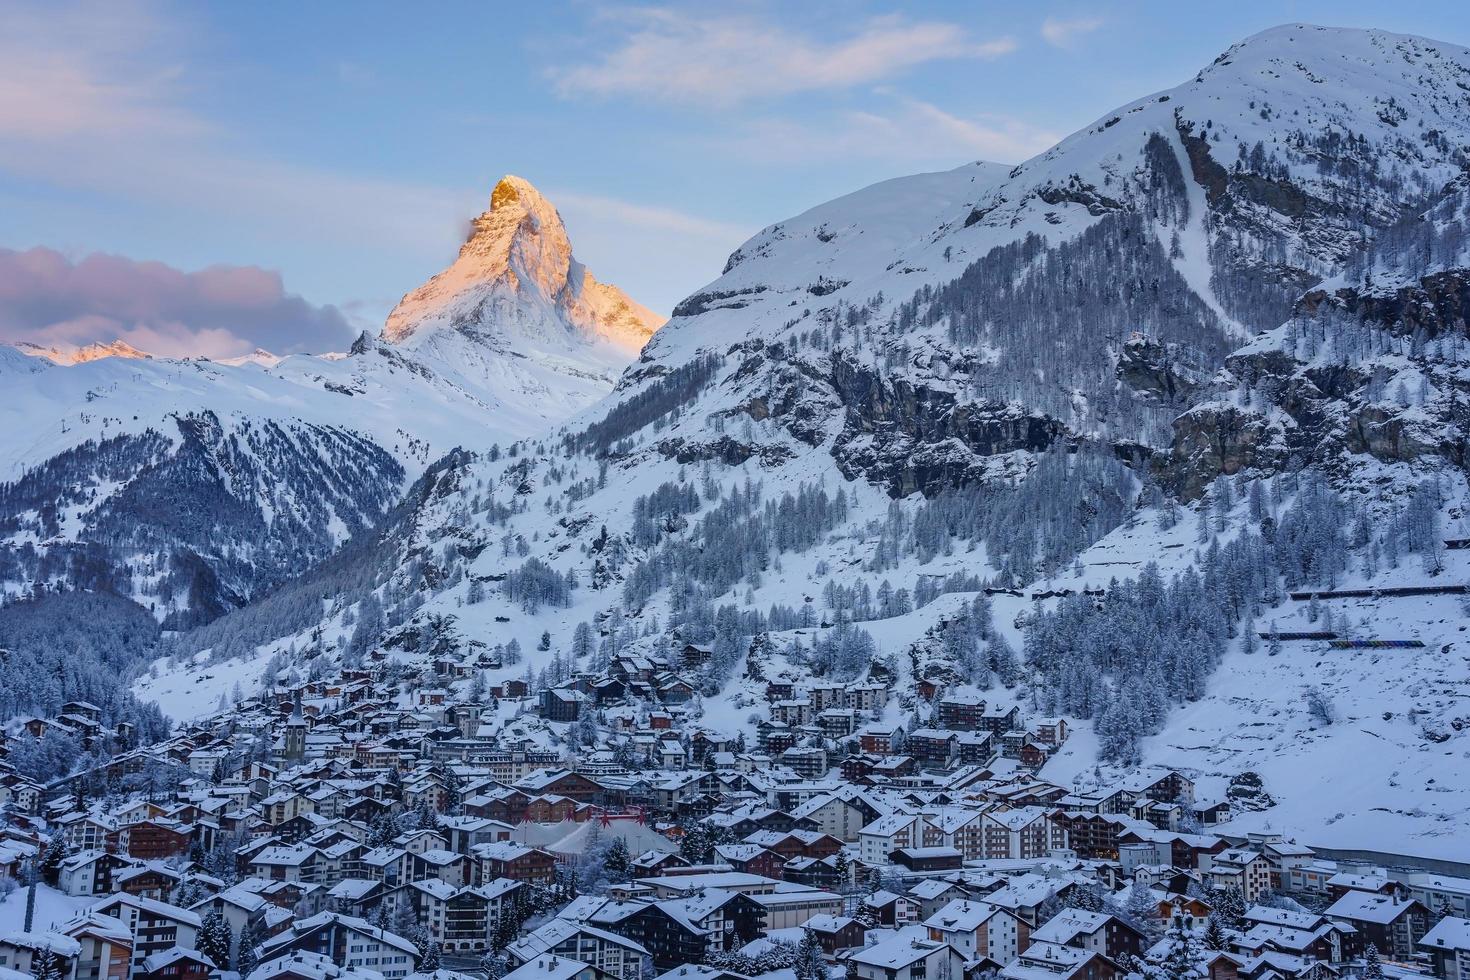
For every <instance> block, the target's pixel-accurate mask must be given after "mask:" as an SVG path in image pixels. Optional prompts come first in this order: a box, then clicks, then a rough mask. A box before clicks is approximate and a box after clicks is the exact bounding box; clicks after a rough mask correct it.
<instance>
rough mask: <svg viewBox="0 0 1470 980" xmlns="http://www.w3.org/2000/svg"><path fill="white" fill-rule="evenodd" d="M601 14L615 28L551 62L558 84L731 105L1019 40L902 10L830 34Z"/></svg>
mask: <svg viewBox="0 0 1470 980" xmlns="http://www.w3.org/2000/svg"><path fill="white" fill-rule="evenodd" d="M606 18H607V19H608V20H609V21H610V22H611V23H612V24H614V25H615V26H616V28H618V29H621V31H622V37H621V38H620V39H619V41H618V43H617V44H615V45H614V47H613V48H612V50H611V51H608V52H607V53H606V54H604V55H602V57H601V58H599V59H598V60H596V61H594V62H592V63H590V64H583V65H577V66H573V67H562V68H556V69H553V70H552V71H551V77H552V79H553V81H554V84H555V86H556V90H557V92H558V93H559V94H561V95H563V96H574V95H592V96H599V97H612V96H619V95H632V96H639V97H643V98H648V99H653V100H656V101H662V102H676V103H694V104H715V105H732V104H735V103H738V102H742V101H746V100H749V99H753V98H762V97H773V96H783V95H792V94H795V93H800V92H812V91H821V90H840V89H845V88H850V87H852V86H854V85H861V84H866V83H871V82H875V81H878V80H881V79H884V78H888V77H890V76H893V75H895V74H897V73H899V72H901V71H903V70H905V69H908V68H912V67H914V66H916V65H920V64H924V63H926V62H930V61H937V60H942V59H954V58H996V57H1000V56H1002V55H1006V54H1009V53H1010V52H1012V51H1014V50H1015V49H1016V42H1015V40H1014V39H1013V38H1008V37H998V38H991V39H985V40H977V39H975V38H972V37H971V36H970V35H969V32H967V31H966V30H965V29H964V28H963V27H960V26H959V25H957V24H952V23H948V22H944V21H910V20H908V19H906V18H903V17H900V16H887V17H878V18H873V19H871V20H869V21H867V22H866V23H864V24H863V25H862V26H861V27H860V28H859V29H858V30H857V31H856V32H850V33H849V34H848V35H847V36H845V37H839V38H836V39H833V40H826V39H823V38H816V37H811V36H804V35H802V34H800V33H798V32H797V31H795V30H792V29H789V28H786V27H783V26H781V25H778V24H775V23H771V22H767V21H763V20H759V19H756V18H753V17H750V16H699V15H696V14H690V13H685V12H678V11H672V10H652V9H647V8H636V9H623V10H618V11H616V12H614V13H612V14H608V15H606Z"/></svg>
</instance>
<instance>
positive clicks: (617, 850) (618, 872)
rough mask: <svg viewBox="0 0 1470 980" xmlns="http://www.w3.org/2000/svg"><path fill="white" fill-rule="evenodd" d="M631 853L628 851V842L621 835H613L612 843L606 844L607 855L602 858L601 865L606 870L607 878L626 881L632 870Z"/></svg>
mask: <svg viewBox="0 0 1470 980" xmlns="http://www.w3.org/2000/svg"><path fill="white" fill-rule="evenodd" d="M632 863H633V859H632V855H630V854H629V853H628V842H627V841H625V840H623V838H621V837H614V838H613V841H612V844H610V845H609V846H608V849H607V856H606V857H605V858H604V859H603V867H604V868H605V869H606V870H607V876H608V879H609V880H611V881H615V882H616V881H627V880H628V875H629V873H630V872H631V870H632Z"/></svg>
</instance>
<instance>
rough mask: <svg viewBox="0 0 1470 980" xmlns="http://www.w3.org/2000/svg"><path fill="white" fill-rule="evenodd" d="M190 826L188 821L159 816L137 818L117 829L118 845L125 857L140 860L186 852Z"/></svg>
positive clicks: (158, 858)
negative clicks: (132, 822)
mask: <svg viewBox="0 0 1470 980" xmlns="http://www.w3.org/2000/svg"><path fill="white" fill-rule="evenodd" d="M193 830H194V829H193V827H191V826H189V825H186V824H177V823H173V822H172V821H165V820H162V819H158V820H141V821H139V822H138V823H135V824H129V825H128V826H126V827H123V828H122V829H121V830H120V831H119V832H118V846H119V847H120V848H121V849H122V851H123V852H124V853H126V854H127V855H128V857H131V858H137V859H138V860H140V861H151V860H161V859H163V858H170V857H173V856H175V855H180V854H188V853H189V847H190V845H191V844H192V843H193V839H194V838H193Z"/></svg>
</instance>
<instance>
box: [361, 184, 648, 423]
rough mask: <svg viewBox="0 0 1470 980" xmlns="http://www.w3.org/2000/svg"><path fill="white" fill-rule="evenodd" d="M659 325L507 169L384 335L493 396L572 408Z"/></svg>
mask: <svg viewBox="0 0 1470 980" xmlns="http://www.w3.org/2000/svg"><path fill="white" fill-rule="evenodd" d="M663 322H664V318H663V317H660V316H659V315H657V314H656V313H654V312H653V311H651V310H649V309H647V308H645V307H644V306H642V305H640V304H639V303H636V302H634V301H633V300H632V299H630V298H629V297H628V296H627V295H626V294H625V293H624V292H623V291H622V290H621V289H618V288H617V287H616V286H612V285H608V284H607V283H602V282H598V281H597V279H596V277H594V276H593V275H592V273H591V272H590V271H589V270H588V269H587V268H586V267H585V266H584V265H582V264H581V263H580V262H578V261H577V260H576V258H575V257H573V255H572V245H571V242H570V241H569V240H568V238H567V231H566V228H565V226H564V225H563V224H562V220H561V215H559V214H558V213H557V211H556V208H554V207H552V205H551V203H550V202H549V201H547V200H546V198H544V197H542V196H541V193H540V192H539V191H537V190H536V188H535V187H532V186H531V184H530V183H529V182H528V181H526V180H523V179H521V178H520V177H513V176H508V177H504V178H502V179H501V181H500V183H498V184H496V185H495V190H494V191H493V192H492V193H491V195H490V207H489V209H488V210H486V211H485V212H484V213H483V214H481V215H480V216H479V217H478V218H476V219H475V220H474V222H473V224H472V225H471V230H470V235H469V238H468V240H466V241H465V243H464V246H463V247H462V248H460V250H459V256H458V258H456V259H455V260H454V262H453V264H451V265H450V266H449V268H447V269H445V270H444V271H443V272H441V273H439V274H438V275H436V276H434V277H433V278H432V279H430V280H429V281H428V282H426V283H424V284H423V285H422V286H420V287H419V288H418V289H415V290H414V291H413V292H411V293H409V294H408V295H407V296H405V297H403V299H402V300H401V301H399V303H398V305H397V306H396V307H395V308H394V309H393V312H391V313H390V314H389V315H388V322H387V325H386V326H385V327H384V328H383V340H384V341H386V342H387V343H390V344H393V345H394V346H395V347H397V348H399V349H401V350H404V351H409V352H412V353H413V354H414V355H415V356H417V357H419V358H421V359H423V360H425V361H426V362H429V363H432V364H433V365H434V366H435V367H436V369H437V370H438V371H440V372H441V373H446V374H449V375H450V376H452V377H454V378H456V380H461V381H462V382H463V383H465V384H466V385H467V386H468V387H473V388H481V387H485V388H489V389H491V390H493V391H494V392H495V393H496V395H497V397H498V398H499V399H500V400H501V401H502V402H511V401H514V400H517V399H524V400H526V401H527V402H529V403H544V402H547V401H549V402H550V404H551V405H552V406H554V407H553V411H555V410H557V409H562V410H565V411H571V410H575V409H578V408H581V407H584V406H585V405H587V404H588V403H589V402H590V401H592V400H593V399H595V398H598V397H601V396H602V395H603V394H605V393H606V391H607V388H608V386H609V385H610V384H611V383H612V382H613V381H615V380H616V379H617V376H618V374H620V373H621V372H622V369H623V368H624V367H625V366H626V365H627V364H628V362H629V361H630V360H631V359H632V358H634V357H636V356H637V354H638V352H639V351H640V350H642V349H643V345H644V344H646V343H647V342H648V338H649V337H651V336H653V332H654V331H655V330H657V329H658V328H659V327H660V326H662V325H663Z"/></svg>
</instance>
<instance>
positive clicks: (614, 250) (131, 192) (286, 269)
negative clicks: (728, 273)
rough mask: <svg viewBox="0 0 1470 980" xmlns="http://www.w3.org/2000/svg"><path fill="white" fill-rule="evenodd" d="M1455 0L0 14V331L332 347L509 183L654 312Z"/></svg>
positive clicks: (1452, 20) (74, 9)
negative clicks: (959, 172)
mask: <svg viewBox="0 0 1470 980" xmlns="http://www.w3.org/2000/svg"><path fill="white" fill-rule="evenodd" d="M1462 2H1463V0H1461V2H1437V0H1427V2H1416V3H1412V4H1397V5H1391V6H1390V5H1383V4H1381V3H1360V2H1353V0H1333V2H1293V3H1264V2H1251V0H1238V2H1234V3H1230V4H1181V3H1178V2H1177V0H1175V2H1167V3H1164V2H1143V0H1134V2H1118V3H1109V4H1099V3H1095V2H1093V3H1088V2H1082V3H1062V4H1048V3H1044V2H1043V3H1038V2H1033V3H1015V2H1005V3H987V2H961V0H933V2H911V3H901V4H900V3H881V2H866V0H848V2H827V0H809V2H804V3H802V4H791V3H781V2H761V0H749V2H742V0H731V2H726V3H721V4H713V3H691V4H636V3H635V4H628V5H622V4H608V3H595V2H580V0H569V2H556V0H542V2H537V3H506V2H474V3H451V2H438V3H426V4H404V3H398V2H385V3H375V2H369V0H357V2H350V3H348V2H340V3H336V2H326V0H322V2H315V3H309V4H300V3H294V2H291V3H288V2H279V3H277V2H272V0H260V2H255V3H248V4H238V3H214V4H207V3H170V2H166V0H106V2H98V3H79V4H65V3H53V2H45V3H39V2H38V3H31V2H29V0H0V341H7V340H8V341H16V340H28V341H32V342H37V343H43V344H55V345H61V346H68V345H75V344H81V343H86V342H91V341H108V340H111V339H114V338H118V337H120V338H122V339H125V340H128V341H129V342H131V343H134V345H135V346H138V347H142V348H143V349H145V350H151V351H153V352H154V353H159V354H168V355H186V354H208V355H212V356H224V355H230V354H238V353H243V352H246V351H248V350H250V349H251V348H253V347H256V346H261V347H265V348H267V349H270V350H274V351H276V352H277V353H290V352H296V351H322V350H340V349H344V348H345V347H346V346H347V345H348V344H349V343H350V342H351V339H352V337H353V336H354V335H355V333H356V332H358V331H360V330H363V329H368V330H371V331H373V332H376V331H377V330H378V329H380V328H381V326H382V321H383V318H384V317H385V316H386V314H387V312H388V311H389V310H390V309H391V308H392V306H393V304H394V303H395V302H396V301H397V300H398V298H399V297H400V296H402V295H403V294H404V293H405V292H407V291H408V290H410V289H412V288H413V287H415V286H417V285H418V284H419V283H421V282H423V281H424V280H425V279H427V278H428V277H429V276H431V275H433V274H434V273H435V272H437V271H439V270H440V269H442V268H443V267H444V266H445V265H447V264H448V262H449V261H450V260H452V258H453V257H454V254H455V251H456V250H457V248H458V246H459V244H460V242H461V241H462V240H463V238H464V233H465V229H466V228H467V226H468V223H469V220H470V219H471V218H473V217H474V215H476V214H477V213H479V212H480V211H481V210H483V209H484V208H485V207H486V206H487V202H488V197H489V193H490V189H491V188H492V187H493V186H494V184H495V181H496V180H497V179H498V178H499V177H500V176H501V175H503V174H506V173H514V174H518V175H520V176H522V177H524V178H526V179H528V180H530V181H531V182H532V183H533V184H535V185H536V186H537V187H538V188H540V190H541V191H542V193H543V194H545V195H546V196H547V197H548V198H549V199H550V200H551V201H552V202H553V203H554V204H556V205H557V207H558V209H559V210H560V211H561V214H562V216H563V218H564V220H565V222H566V224H567V228H568V232H569V234H570V236H571V240H572V243H573V247H574V249H575V251H576V253H577V257H578V258H579V259H580V260H581V261H582V262H584V263H585V264H586V265H587V266H588V267H589V268H590V269H592V270H593V272H594V273H595V274H596V275H597V276H598V278H599V279H602V280H603V281H610V282H613V283H616V284H618V285H619V286H622V287H623V288H624V289H625V290H627V292H628V293H629V294H630V295H632V296H633V297H635V298H636V299H638V300H640V301H641V302H643V303H645V304H646V305H648V306H650V307H652V308H653V309H655V310H659V311H663V312H667V311H668V310H669V309H671V308H672V307H673V306H674V304H675V303H676V302H677V301H678V300H679V299H680V298H682V297H683V296H685V295H687V294H689V293H691V292H694V291H695V290H697V289H698V288H699V287H701V286H703V285H704V284H706V283H707V282H709V281H710V280H712V279H714V278H716V277H717V276H718V274H719V272H720V269H721V268H722V267H723V265H724V260H725V257H726V256H727V255H728V254H729V253H730V252H731V251H733V250H734V249H735V248H736V247H737V246H738V245H739V244H740V243H741V242H742V241H744V240H745V239H746V238H748V237H749V236H750V235H752V234H754V233H756V232H757V231H759V230H760V229H761V228H762V227H764V226H766V225H768V224H771V223H773V222H776V221H780V220H783V219H785V218H787V217H790V216H791V215H794V214H796V213H799V212H801V211H803V210H805V209H806V208H809V207H812V206H814V205H816V204H819V203H821V202H823V201H825V200H829V199H831V198H833V197H836V196H838V195H841V194H844V193H847V192H848V191H851V190H855V189H857V188H859V187H862V186H865V185H867V184H870V183H873V182H875V181H878V180H882V179H886V178H889V177H894V176H898V175H901V174H907V173H915V172H919V171H925V170H938V169H947V168H950V167H955V166H958V165H960V164H962V163H965V162H967V161H971V160H977V159H985V160H994V161H1000V162H1020V161H1021V160H1024V159H1026V158H1028V157H1030V156H1032V155H1034V154H1036V153H1038V152H1040V151H1042V150H1044V149H1046V148H1047V147H1048V146H1050V145H1051V144H1052V143H1054V142H1055V141H1056V140H1058V139H1060V138H1061V137H1063V136H1065V135H1066V134H1068V133H1070V132H1072V131H1073V130H1075V129H1078V128H1081V127H1083V126H1085V125H1087V124H1088V123H1089V122H1091V121H1093V120H1094V119H1097V118H1098V117H1100V116H1102V115H1104V114H1105V113H1106V112H1107V111H1108V110H1109V109H1110V108H1112V107H1113V106H1115V105H1118V104H1120V103H1123V102H1126V101H1129V100H1131V99H1134V98H1137V97H1140V96H1142V95H1145V94H1147V93H1149V92H1153V91H1157V90H1159V89H1164V88H1168V87H1171V86H1173V85H1177V84H1179V83H1181V82H1183V81H1185V80H1186V79H1188V78H1189V77H1191V76H1192V75H1193V74H1194V73H1195V72H1197V71H1198V70H1199V69H1200V68H1201V67H1203V66H1204V65H1206V64H1208V63H1209V62H1210V61H1211V60H1212V59H1213V58H1214V57H1215V56H1216V55H1218V54H1219V53H1220V52H1221V51H1223V50H1224V49H1225V48H1227V47H1229V46H1230V44H1232V43H1234V42H1235V41H1237V40H1240V39H1242V38H1244V37H1247V36H1249V35H1250V34H1252V33H1255V32H1256V31H1259V30H1262V29H1265V28H1267V27H1270V26H1274V25H1276V24H1280V23H1285V22H1289V21H1308V22H1314V23H1325V24H1332V25H1338V26H1365V27H1366V26H1373V27H1382V28H1385V29H1388V30H1394V31H1400V32H1404V33H1414V34H1422V35H1426V36H1429V37H1432V38H1436V39H1439V40H1444V41H1450V42H1455V43H1460V44H1470V18H1466V17H1465V16H1464V12H1463V6H1462Z"/></svg>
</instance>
